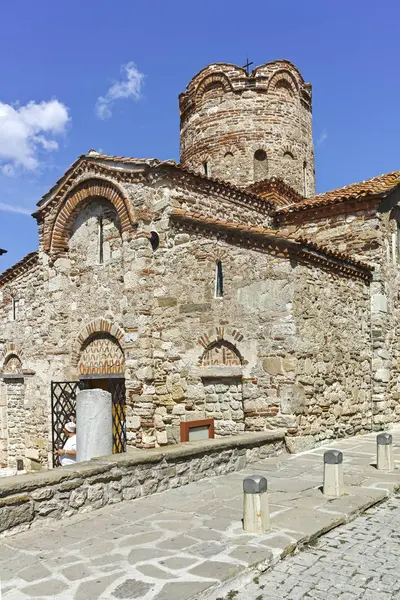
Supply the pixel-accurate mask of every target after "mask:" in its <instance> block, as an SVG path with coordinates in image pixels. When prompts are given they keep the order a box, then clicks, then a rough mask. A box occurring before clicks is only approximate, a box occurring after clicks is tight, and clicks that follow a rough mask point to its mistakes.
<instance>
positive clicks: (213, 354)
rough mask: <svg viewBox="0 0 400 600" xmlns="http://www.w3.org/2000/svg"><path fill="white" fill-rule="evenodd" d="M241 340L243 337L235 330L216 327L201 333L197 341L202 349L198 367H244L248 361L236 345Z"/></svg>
mask: <svg viewBox="0 0 400 600" xmlns="http://www.w3.org/2000/svg"><path fill="white" fill-rule="evenodd" d="M242 340H243V335H242V334H241V333H240V332H239V331H238V330H237V329H233V330H232V331H227V330H225V328H224V327H216V328H215V329H214V330H210V331H207V332H205V333H203V335H202V336H201V337H200V338H199V340H198V342H199V344H200V345H201V346H203V349H204V350H203V352H202V353H201V355H200V356H199V363H198V364H199V366H203V367H204V366H212V365H213V364H214V365H218V366H224V365H226V366H242V365H246V364H247V362H248V361H247V360H245V359H244V357H243V355H242V353H241V352H240V350H239V349H238V343H240V342H241V341H242Z"/></svg>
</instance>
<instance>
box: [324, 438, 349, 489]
mask: <svg viewBox="0 0 400 600" xmlns="http://www.w3.org/2000/svg"><path fill="white" fill-rule="evenodd" d="M323 492H324V495H325V496H330V497H331V498H339V496H342V495H343V492H344V484H343V454H342V452H340V450H327V451H326V452H324V488H323Z"/></svg>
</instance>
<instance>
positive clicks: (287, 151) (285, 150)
mask: <svg viewBox="0 0 400 600" xmlns="http://www.w3.org/2000/svg"><path fill="white" fill-rule="evenodd" d="M289 154H291V156H292V157H293V159H294V160H296V158H297V157H296V154H295V151H294V149H293V146H289V145H286V146H284V147H283V148H282V156H285V155H286V156H288V155H289Z"/></svg>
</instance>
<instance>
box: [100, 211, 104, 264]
mask: <svg viewBox="0 0 400 600" xmlns="http://www.w3.org/2000/svg"><path fill="white" fill-rule="evenodd" d="M99 263H100V264H101V265H102V264H103V263H104V228H103V218H102V217H100V218H99Z"/></svg>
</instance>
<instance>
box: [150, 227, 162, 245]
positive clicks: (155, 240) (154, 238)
mask: <svg viewBox="0 0 400 600" xmlns="http://www.w3.org/2000/svg"><path fill="white" fill-rule="evenodd" d="M150 244H151V247H152V248H153V250H157V248H158V246H159V245H160V237H159V235H158V233H157V231H151V232H150Z"/></svg>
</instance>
